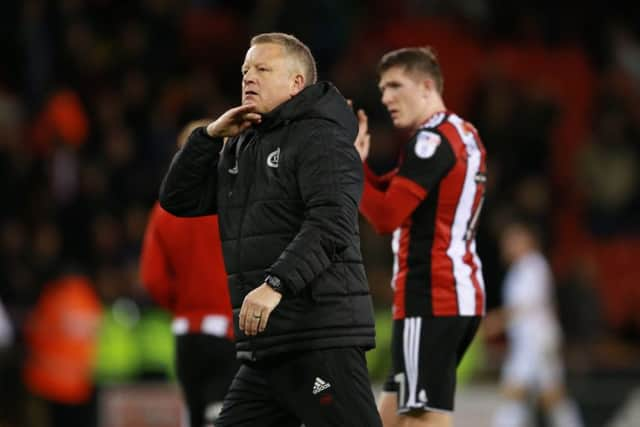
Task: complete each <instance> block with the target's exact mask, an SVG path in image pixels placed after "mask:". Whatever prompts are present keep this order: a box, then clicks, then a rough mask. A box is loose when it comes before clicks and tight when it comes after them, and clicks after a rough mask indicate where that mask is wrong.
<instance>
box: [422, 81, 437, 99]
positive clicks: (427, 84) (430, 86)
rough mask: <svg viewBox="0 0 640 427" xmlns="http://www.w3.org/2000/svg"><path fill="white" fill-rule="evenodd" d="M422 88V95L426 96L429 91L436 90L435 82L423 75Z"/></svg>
mask: <svg viewBox="0 0 640 427" xmlns="http://www.w3.org/2000/svg"><path fill="white" fill-rule="evenodd" d="M421 85H422V88H423V89H424V96H425V97H428V96H429V94H430V93H431V92H434V91H437V89H436V82H435V81H434V80H433V79H432V78H431V77H425V78H423V79H422V81H421Z"/></svg>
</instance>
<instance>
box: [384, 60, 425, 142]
mask: <svg viewBox="0 0 640 427" xmlns="http://www.w3.org/2000/svg"><path fill="white" fill-rule="evenodd" d="M378 88H379V89H380V93H381V94H382V103H383V104H384V105H385V107H387V111H389V114H390V115H391V120H392V121H393V125H394V126H395V127H397V128H399V129H410V130H415V129H418V127H420V125H421V124H422V121H423V120H424V119H425V113H426V111H427V99H428V92H429V89H428V87H427V86H426V84H425V79H421V78H419V75H418V74H416V75H413V74H409V73H407V72H406V70H405V68H404V67H402V66H395V67H391V68H389V69H388V70H386V71H384V72H383V73H382V74H381V75H380V82H379V83H378Z"/></svg>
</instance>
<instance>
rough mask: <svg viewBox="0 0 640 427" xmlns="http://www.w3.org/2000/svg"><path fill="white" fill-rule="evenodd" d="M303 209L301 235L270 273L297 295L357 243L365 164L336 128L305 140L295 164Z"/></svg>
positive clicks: (317, 132)
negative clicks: (350, 246)
mask: <svg viewBox="0 0 640 427" xmlns="http://www.w3.org/2000/svg"><path fill="white" fill-rule="evenodd" d="M296 174H297V179H298V187H299V189H300V194H301V197H302V201H303V203H304V206H305V213H304V216H305V219H304V221H303V223H302V226H301V228H300V231H299V232H298V234H297V235H296V236H295V238H294V239H293V240H292V241H291V243H289V245H288V246H287V248H286V249H285V250H284V251H283V252H282V254H281V255H280V257H279V258H278V259H277V260H276V262H275V263H274V264H273V265H272V266H271V267H270V268H269V269H268V271H267V273H269V274H273V275H275V276H277V277H279V278H280V279H281V280H282V281H283V283H284V284H285V286H286V288H287V290H288V291H291V293H293V294H296V293H298V292H300V291H301V290H302V289H303V288H304V287H305V286H306V285H308V284H309V283H310V282H312V281H313V280H314V279H315V278H316V277H317V276H318V275H319V274H320V273H322V272H323V271H324V270H326V269H327V268H328V267H329V266H330V265H331V264H332V262H333V261H334V259H335V254H337V253H340V252H342V251H343V250H344V249H346V248H347V246H349V245H350V244H352V242H353V241H354V239H357V234H356V233H357V227H358V224H357V221H358V202H359V201H360V197H361V195H362V188H363V182H364V177H363V170H362V162H361V161H360V158H359V156H358V153H357V152H356V150H355V148H354V146H353V142H352V141H351V140H349V139H348V137H347V136H346V135H344V134H342V133H340V132H339V130H338V129H337V128H330V127H328V126H323V127H322V128H319V129H317V130H316V131H315V132H314V133H313V134H312V135H310V136H309V137H308V139H307V140H306V141H304V148H302V149H301V151H300V153H299V157H298V163H297V171H296Z"/></svg>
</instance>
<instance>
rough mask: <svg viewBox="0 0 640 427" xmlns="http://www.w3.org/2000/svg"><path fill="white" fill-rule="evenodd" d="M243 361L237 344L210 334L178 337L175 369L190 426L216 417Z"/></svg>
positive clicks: (198, 426) (199, 426)
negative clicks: (237, 356) (238, 359)
mask: <svg viewBox="0 0 640 427" xmlns="http://www.w3.org/2000/svg"><path fill="white" fill-rule="evenodd" d="M239 366H240V363H239V362H238V361H237V360H236V349H235V344H234V343H233V342H232V341H231V340H229V339H227V338H221V337H216V336H213V335H207V334H187V335H179V336H177V337H176V371H177V374H178V380H179V382H180V386H181V387H182V392H183V394H184V397H185V401H186V404H187V408H188V410H189V420H190V425H191V427H196V426H197V427H202V425H204V423H205V422H208V423H211V422H213V421H214V420H215V418H216V417H217V415H218V412H219V411H220V408H221V406H222V400H223V399H224V396H225V395H226V394H227V390H228V389H229V385H230V384H231V381H232V380H233V376H234V375H235V373H236V372H237V371H238V367H239Z"/></svg>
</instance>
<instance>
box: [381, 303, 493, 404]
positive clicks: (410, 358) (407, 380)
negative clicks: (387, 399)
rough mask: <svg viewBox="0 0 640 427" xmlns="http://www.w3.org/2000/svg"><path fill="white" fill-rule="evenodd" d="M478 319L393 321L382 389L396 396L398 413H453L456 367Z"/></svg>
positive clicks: (417, 318) (477, 317) (428, 318)
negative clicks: (388, 368)
mask: <svg viewBox="0 0 640 427" xmlns="http://www.w3.org/2000/svg"><path fill="white" fill-rule="evenodd" d="M481 319H482V318H481V317H480V316H468V317H467V316H465V317H407V318H405V319H398V320H394V322H393V335H392V339H391V347H392V350H391V351H392V371H391V375H390V376H389V378H388V379H387V381H386V382H385V384H384V386H383V390H384V391H387V392H395V393H397V394H398V413H400V414H402V413H407V412H411V411H415V410H421V411H445V412H450V411H453V402H454V394H455V388H456V367H457V366H458V363H460V360H462V356H464V353H465V352H466V351H467V348H468V347H469V344H471V341H472V340H473V337H474V336H475V334H476V331H477V330H478V326H479V325H480V321H481Z"/></svg>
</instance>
